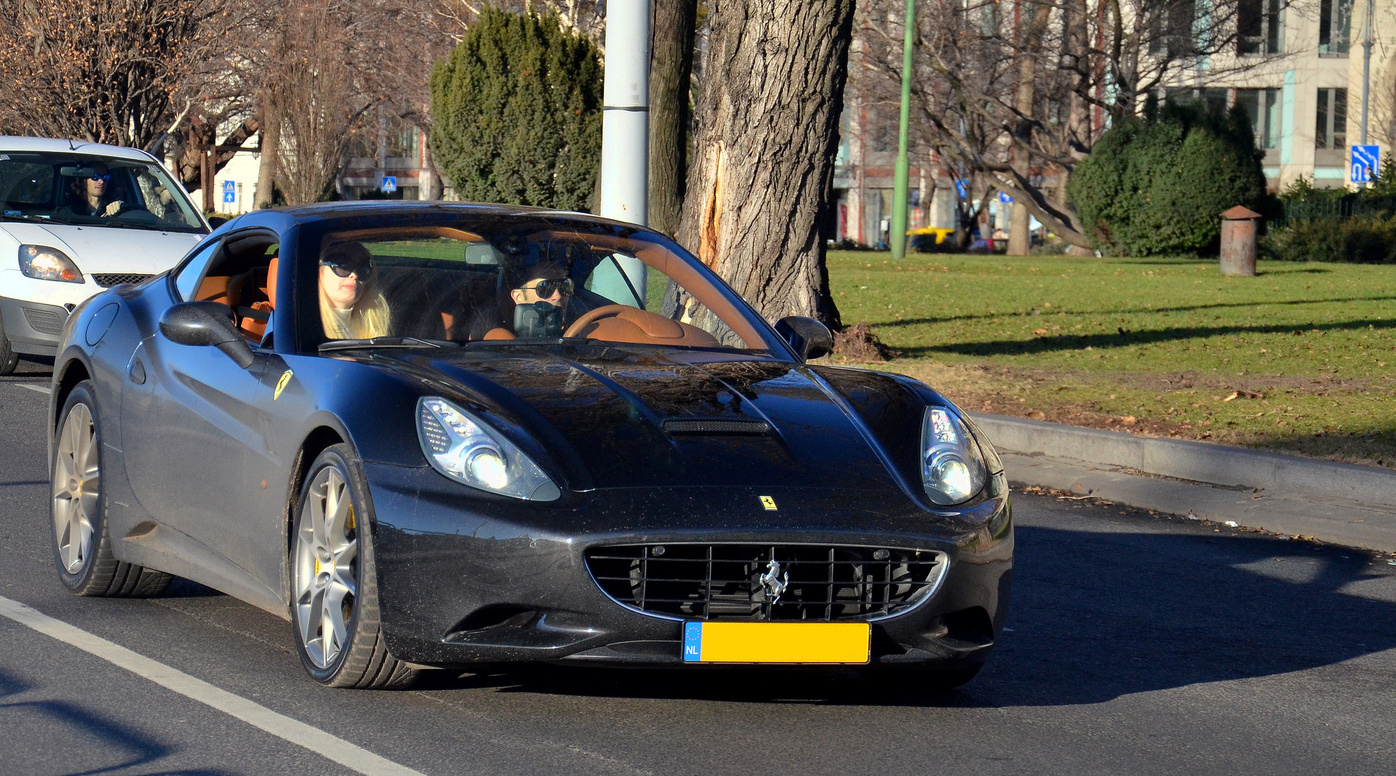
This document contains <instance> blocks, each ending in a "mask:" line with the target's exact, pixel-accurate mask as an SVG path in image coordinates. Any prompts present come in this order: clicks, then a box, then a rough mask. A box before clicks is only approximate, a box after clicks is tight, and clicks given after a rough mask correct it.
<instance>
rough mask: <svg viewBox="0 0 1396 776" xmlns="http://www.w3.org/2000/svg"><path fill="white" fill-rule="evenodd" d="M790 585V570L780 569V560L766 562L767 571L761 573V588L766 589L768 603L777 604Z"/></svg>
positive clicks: (769, 604) (770, 604) (768, 604)
mask: <svg viewBox="0 0 1396 776" xmlns="http://www.w3.org/2000/svg"><path fill="white" fill-rule="evenodd" d="M788 587H790V572H788V571H787V572H785V573H784V574H782V573H781V571H780V561H778V560H773V561H771V562H770V563H768V564H766V573H764V574H762V575H761V589H762V590H765V591H766V605H767V606H775V605H776V602H777V601H779V600H780V597H781V595H783V594H784V593H785V589H786V588H788Z"/></svg>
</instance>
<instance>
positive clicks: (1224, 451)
mask: <svg viewBox="0 0 1396 776" xmlns="http://www.w3.org/2000/svg"><path fill="white" fill-rule="evenodd" d="M972 417H973V418H974V420H975V422H976V423H977V424H979V426H980V427H981V428H983V429H984V431H985V432H986V433H987V434H988V435H989V438H990V439H991V440H993V442H994V445H995V446H996V447H997V448H998V449H999V450H1000V451H1001V452H1003V453H1005V458H1007V459H1009V460H1010V461H1011V463H1012V464H1013V465H1011V466H1010V467H1009V472H1008V475H1009V479H1010V481H1014V482H1019V483H1023V484H1029V485H1040V486H1044V487H1051V488H1058V489H1062V490H1072V491H1076V492H1083V493H1084V492H1090V493H1092V495H1097V496H1099V497H1101V498H1105V499H1108V500H1111V501H1116V502H1119V503H1122V504H1128V505H1130V506H1135V507H1143V508H1147V509H1156V510H1159V511H1165V512H1171V513H1173V514H1187V513H1188V512H1193V513H1194V514H1196V515H1197V516H1199V517H1206V518H1208V519H1211V520H1216V521H1218V522H1225V521H1235V522H1236V523H1238V524H1239V525H1243V526H1247V527H1251V528H1263V529H1266V530H1270V531H1277V532H1280V533H1286V534H1291V535H1296V534H1297V535H1303V536H1312V537H1314V538H1317V539H1322V540H1324V541H1331V542H1335V543H1339V544H1346V545H1352V546H1360V547H1369V548H1372V549H1381V550H1387V551H1396V471H1391V470H1387V469H1378V468H1376V467H1372V466H1357V465H1353V464H1343V463H1334V462H1332V461H1321V460H1317V459H1312V458H1301V457H1298V456H1291V455H1281V454H1278V453H1264V452H1258V451H1253V450H1245V449H1241V448H1236V447H1226V446H1224V445H1214V444H1208V443H1205V442H1190V441H1185V440H1178V439H1157V438H1152V437H1138V436H1134V435H1132V434H1126V433H1121V432H1117V431H1100V430H1097V429H1090V428H1079V427H1076V426H1067V425H1062V424H1060V423H1047V422H1044V421H1038V420H1026V419H1023V418H1012V417H1005V416H1002V415H985V414H978V413H972ZM1161 478H1167V479H1161ZM1204 512H1205V514H1204Z"/></svg>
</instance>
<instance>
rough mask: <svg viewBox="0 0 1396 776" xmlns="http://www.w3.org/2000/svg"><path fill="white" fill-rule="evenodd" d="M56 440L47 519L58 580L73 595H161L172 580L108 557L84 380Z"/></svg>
mask: <svg viewBox="0 0 1396 776" xmlns="http://www.w3.org/2000/svg"><path fill="white" fill-rule="evenodd" d="M59 417H60V420H59V422H58V435H57V436H56V437H55V438H54V445H53V467H52V468H51V469H50V471H51V472H52V476H51V478H50V481H51V484H52V488H51V493H52V494H53V497H52V499H51V502H50V505H51V515H52V518H53V519H52V531H50V536H51V537H52V539H53V560H54V563H55V564H56V565H57V567H58V578H59V579H60V580H62V582H63V586H64V587H66V588H68V590H69V591H70V592H72V593H74V594H75V595H82V596H149V595H158V594H160V593H162V592H164V590H165V588H167V587H169V585H170V575H169V574H166V573H164V572H161V571H154V570H151V569H147V568H145V567H143V566H137V565H135V564H134V563H125V562H123V561H119V560H117V559H116V557H115V556H114V555H113V554H112V547H111V545H112V542H111V537H110V535H109V534H108V533H107V515H106V500H105V499H104V498H103V495H102V440H101V436H100V428H101V424H100V423H99V422H98V417H97V401H96V394H95V392H94V391H93V389H92V383H90V382H88V381H86V380H84V381H83V382H81V383H78V384H77V386H75V387H74V388H73V391H72V393H70V394H68V399H67V401H65V402H64V403H63V411H62V413H61V414H60V415H59Z"/></svg>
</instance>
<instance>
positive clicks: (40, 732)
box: [0, 671, 235, 776]
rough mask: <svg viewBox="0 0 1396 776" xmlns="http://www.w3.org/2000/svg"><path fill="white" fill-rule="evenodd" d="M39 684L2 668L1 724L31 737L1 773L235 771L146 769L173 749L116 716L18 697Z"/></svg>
mask: <svg viewBox="0 0 1396 776" xmlns="http://www.w3.org/2000/svg"><path fill="white" fill-rule="evenodd" d="M31 691H33V692H36V693H39V694H42V692H43V689H42V688H41V687H35V686H32V685H30V684H28V683H26V682H24V681H23V680H20V679H18V678H16V677H13V676H11V675H10V674H8V673H7V672H5V671H0V725H4V726H5V729H6V731H7V734H8V735H9V736H10V738H11V740H15V739H20V738H25V739H28V740H30V741H31V743H32V744H34V745H33V746H30V747H29V748H28V750H27V751H25V752H11V753H9V754H8V755H7V756H6V757H5V758H4V761H3V763H0V769H3V771H4V772H5V773H26V774H36V776H37V775H38V774H54V775H55V776H58V775H59V774H62V775H63V776H97V774H107V773H126V772H130V770H131V769H141V772H142V773H147V774H150V776H234V773H235V772H233V771H225V770H208V769H204V768H199V769H194V770H189V769H182V770H172V771H159V770H145V768H149V767H150V766H151V765H152V764H155V763H157V762H158V761H159V760H161V759H163V758H165V757H168V756H170V755H172V754H175V753H176V752H177V750H176V749H175V748H172V747H170V746H167V745H165V744H163V743H161V742H160V741H157V740H156V739H154V738H152V737H150V736H148V735H146V734H144V733H142V732H140V731H139V730H136V729H135V728H134V727H132V726H130V725H129V724H126V723H124V722H122V721H120V720H117V719H113V718H112V717H110V716H108V715H106V714H102V713H100V712H97V711H94V710H92V709H88V708H85V707H83V706H80V705H78V704H76V703H72V702H69V701H65V700H55V699H52V698H42V697H39V698H36V699H33V700H26V699H24V698H17V697H16V696H22V695H24V694H26V693H29V692H31Z"/></svg>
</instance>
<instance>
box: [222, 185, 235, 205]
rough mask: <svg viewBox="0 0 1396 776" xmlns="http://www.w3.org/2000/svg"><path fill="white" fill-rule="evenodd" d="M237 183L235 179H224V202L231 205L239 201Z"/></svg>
mask: <svg viewBox="0 0 1396 776" xmlns="http://www.w3.org/2000/svg"><path fill="white" fill-rule="evenodd" d="M237 191H238V190H237V183H235V182H234V181H223V204H225V205H231V204H233V203H234V202H236V201H237Z"/></svg>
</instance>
